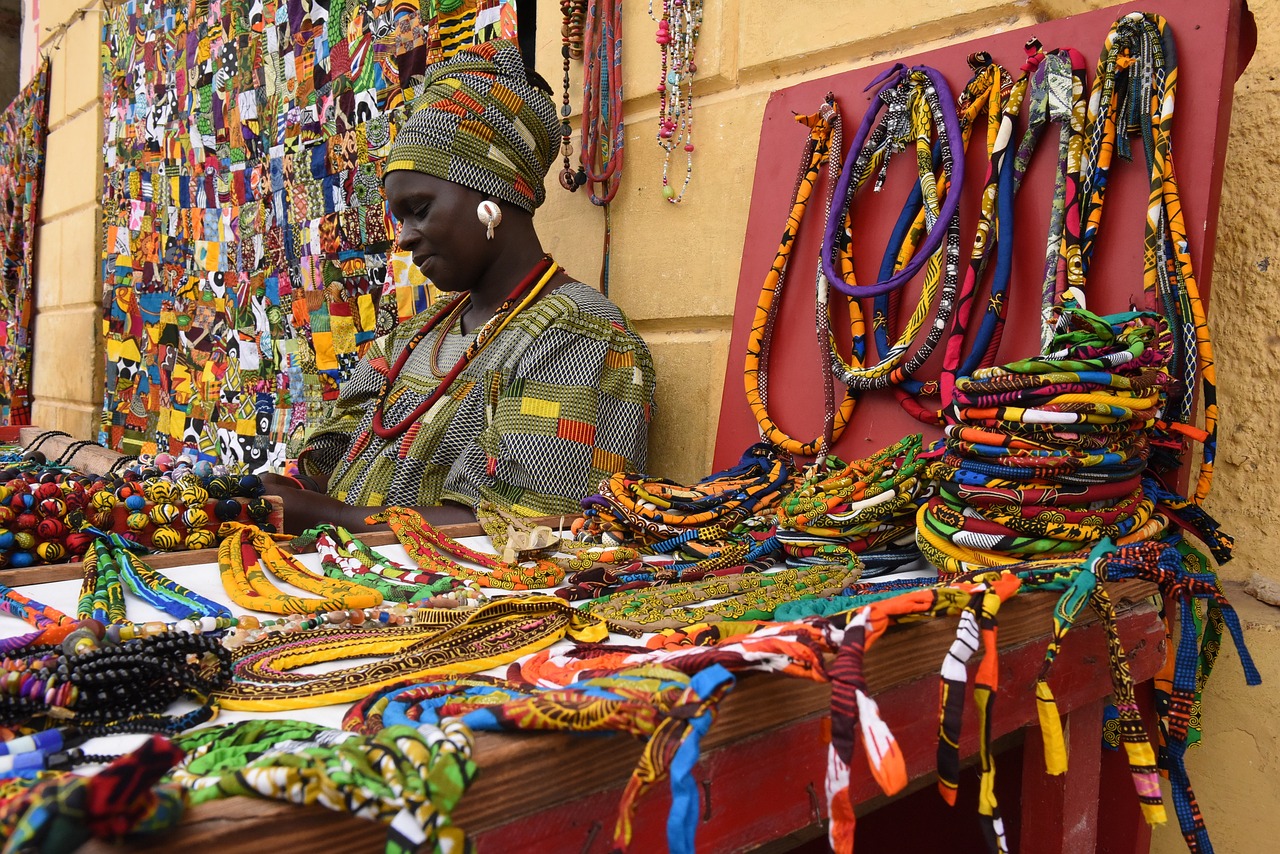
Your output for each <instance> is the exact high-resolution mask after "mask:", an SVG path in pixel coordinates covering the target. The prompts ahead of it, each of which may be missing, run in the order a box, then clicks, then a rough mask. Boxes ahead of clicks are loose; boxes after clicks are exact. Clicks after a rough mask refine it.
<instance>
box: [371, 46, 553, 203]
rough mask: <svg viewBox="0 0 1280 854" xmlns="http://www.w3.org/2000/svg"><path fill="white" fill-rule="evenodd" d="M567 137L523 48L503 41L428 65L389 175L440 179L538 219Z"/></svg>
mask: <svg viewBox="0 0 1280 854" xmlns="http://www.w3.org/2000/svg"><path fill="white" fill-rule="evenodd" d="M559 135H560V119H559V117H558V116H557V115H556V107H555V104H554V103H553V102H552V100H551V97H550V96H549V95H547V94H546V93H545V92H543V91H541V90H540V89H536V88H534V86H532V85H531V84H530V83H529V78H528V77H527V75H526V74H525V68H524V60H523V58H522V57H521V55H520V50H519V49H518V48H517V47H516V46H515V45H514V44H512V43H511V42H509V41H505V40H503V39H495V40H493V41H489V42H485V43H483V44H478V45H474V46H472V47H468V48H464V49H462V50H460V51H458V52H457V53H455V54H454V55H453V56H451V57H449V58H448V59H446V60H443V61H442V62H437V63H434V64H432V65H430V66H428V67H427V71H426V80H425V83H424V86H423V90H422V94H421V95H420V96H419V97H418V98H417V99H416V100H415V101H414V102H413V106H412V107H411V108H410V113H409V117H408V118H407V119H405V120H404V122H403V123H402V124H401V126H400V130H399V132H398V133H397V134H396V138H395V141H394V142H393V143H392V145H391V151H390V153H389V154H388V156H387V166H386V169H385V172H384V174H386V173H390V172H394V171H397V170H410V171H413V172H422V173H424V174H427V175H434V176H435V177H437V178H443V179H444V180H446V181H452V182H453V183H455V184H461V185H462V186H464V187H470V188H471V189H473V190H479V191H480V192H481V193H484V194H485V195H488V196H491V197H493V198H495V199H499V200H501V201H506V202H511V203H512V204H514V205H519V206H520V207H522V208H524V209H525V210H527V211H529V212H530V213H532V212H533V210H534V209H535V208H536V207H538V205H540V204H542V202H543V201H544V200H545V199H546V197H547V193H546V190H545V188H544V187H543V186H542V180H543V178H545V177H546V175H547V170H548V169H549V168H551V161H552V158H554V157H555V153H556V144H557V142H558V141H559Z"/></svg>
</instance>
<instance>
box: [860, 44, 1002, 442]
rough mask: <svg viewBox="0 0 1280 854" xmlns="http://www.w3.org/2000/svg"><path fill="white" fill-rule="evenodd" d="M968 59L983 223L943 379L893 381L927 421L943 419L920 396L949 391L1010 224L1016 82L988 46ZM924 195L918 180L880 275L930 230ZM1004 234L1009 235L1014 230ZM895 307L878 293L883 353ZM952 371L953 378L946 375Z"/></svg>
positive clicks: (876, 324)
mask: <svg viewBox="0 0 1280 854" xmlns="http://www.w3.org/2000/svg"><path fill="white" fill-rule="evenodd" d="M968 62H969V67H970V68H972V69H973V72H974V76H973V78H972V79H971V80H970V81H969V82H968V83H967V84H966V85H965V87H964V91H962V92H961V93H960V99H959V101H958V102H957V103H956V112H957V114H958V116H959V120H960V132H961V138H962V140H961V141H962V147H963V149H964V150H968V147H969V141H970V139H971V137H972V132H973V130H974V127H975V124H976V122H977V120H978V119H979V117H981V116H982V115H983V114H985V115H986V117H987V127H986V134H985V140H986V150H987V175H986V179H985V182H984V185H983V191H982V199H981V202H980V209H979V220H978V227H977V230H976V232H975V234H974V241H973V248H972V250H971V252H970V256H969V267H968V271H967V273H966V275H965V279H964V282H963V284H962V286H961V288H960V290H959V293H958V294H957V296H956V299H955V310H954V311H953V312H952V314H951V319H950V327H949V328H948V330H947V331H946V345H947V346H946V349H945V350H944V358H943V365H942V374H941V376H940V377H939V381H938V382H921V381H920V380H917V379H914V378H909V377H904V378H903V380H902V382H901V383H900V384H899V385H895V386H893V393H894V396H895V397H897V398H898V402H899V403H900V404H901V405H902V407H903V409H905V410H906V411H907V412H908V413H909V414H910V415H911V416H912V417H914V418H916V419H917V420H919V421H923V422H924V423H926V424H940V423H941V420H942V416H941V413H940V412H939V411H938V410H937V409H935V408H932V407H926V406H925V405H924V404H923V403H922V402H921V401H920V400H918V399H917V396H924V395H929V394H933V393H936V392H938V391H939V390H940V389H942V388H945V390H946V392H947V393H948V394H949V393H950V386H951V384H953V383H954V378H955V372H956V368H957V367H958V366H959V364H960V348H961V345H962V344H963V342H964V337H965V334H966V332H967V330H968V328H969V319H970V315H971V314H972V312H973V307H974V302H975V300H974V297H975V294H976V292H977V285H978V281H979V279H981V277H982V271H983V269H984V268H985V265H986V259H987V256H988V254H989V253H990V250H991V249H992V248H993V247H994V246H995V245H996V242H997V237H998V234H1005V232H1004V230H1003V229H1004V228H1005V221H1004V219H1001V223H1000V228H999V229H997V228H996V222H995V218H996V213H997V187H998V184H999V179H1000V172H1001V167H1002V166H1003V164H1004V163H1005V162H1006V158H1005V157H1004V154H1005V145H1004V144H1003V143H1005V142H1007V137H1002V136H1001V135H1000V133H999V132H1000V130H1001V127H1002V126H1003V124H1004V121H1005V119H1006V116H1005V111H1006V109H1007V102H1008V99H1009V98H1010V96H1011V93H1012V85H1013V84H1012V82H1011V81H1010V79H1009V75H1008V74H1007V73H1006V72H1005V70H1004V69H1003V68H1002V67H1000V66H999V65H997V64H995V63H994V62H992V61H991V56H990V54H987V53H986V52H981V51H980V52H978V53H974V54H970V56H969V58H968ZM1015 113H1016V108H1015ZM934 151H935V158H934V159H935V160H940V159H941V146H939V145H935V146H934ZM946 177H947V176H946V175H945V173H944V174H943V176H942V178H941V179H940V180H939V186H940V187H941V186H942V182H943V181H944V180H945V179H946ZM922 201H923V193H922V190H921V186H920V184H919V183H917V184H916V185H915V186H913V187H912V189H911V196H910V197H909V198H908V199H907V203H906V205H905V206H904V207H903V209H902V214H901V216H900V217H899V218H898V224H897V225H896V226H895V228H894V232H893V236H891V237H890V238H889V244H888V247H887V248H886V250H885V255H884V261H883V262H882V264H881V267H880V276H881V278H884V277H886V276H888V275H889V274H891V273H892V272H893V271H894V269H895V267H896V264H897V263H904V262H905V261H906V260H907V259H908V258H910V257H911V255H912V254H913V253H914V247H915V245H916V244H917V243H919V242H920V240H921V239H923V238H924V237H925V236H926V234H927V228H926V226H927V215H928V212H927V211H926V209H925V208H924V207H923V206H922ZM1005 236H1006V237H1008V236H1009V235H1005ZM1005 260H1006V259H1005V258H1003V257H1002V258H1001V261H1005ZM1002 273H1003V274H1004V280H1005V283H1006V284H1007V279H1008V268H1007V264H1005V265H1003V266H1001V265H999V264H998V265H997V272H996V276H997V278H998V279H999V278H1000V277H1001V274H1002ZM999 293H1002V290H1001V289H1000V287H999V286H998V285H996V284H993V285H992V294H993V298H992V299H991V300H990V301H989V303H988V311H997V312H999V311H1000V310H1001V309H1002V303H1001V302H1000V300H999V298H998V297H996V296H995V295H996V294H999ZM894 309H895V306H894V305H893V300H891V299H890V294H880V295H879V296H877V297H876V298H875V303H874V307H873V320H872V324H871V328H872V332H873V333H874V335H875V340H876V351H877V352H879V353H887V352H889V350H890V348H891V345H890V343H889V326H890V324H891V323H892V322H893V319H892V315H893V314H894V313H895V311H894ZM953 342H954V343H953ZM948 374H949V375H950V377H949V379H950V380H951V382H945V381H944V380H943V378H944V377H947V376H948ZM945 399H946V398H945V397H944V400H945Z"/></svg>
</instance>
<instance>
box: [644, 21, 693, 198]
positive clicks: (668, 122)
mask: <svg viewBox="0 0 1280 854" xmlns="http://www.w3.org/2000/svg"><path fill="white" fill-rule="evenodd" d="M702 7H703V0H662V17H661V19H659V18H655V17H654V14H653V0H649V18H650V19H651V20H654V21H657V23H658V33H657V36H656V37H655V41H657V43H658V45H659V46H660V47H661V49H662V76H661V78H660V79H659V80H658V145H659V146H660V147H661V148H662V150H663V151H664V152H666V156H665V157H664V158H663V161H662V197H663V198H664V199H666V200H667V201H668V202H670V203H671V204H673V205H676V204H679V203H680V202H681V201H682V200H683V199H684V193H685V190H687V189H689V181H691V180H692V179H693V75H694V74H696V73H697V71H698V66H697V63H695V62H694V58H693V57H694V53H695V52H696V51H697V49H698V35H699V33H700V32H701V31H702ZM677 148H683V149H684V153H685V170H684V183H683V184H681V186H680V190H679V192H677V191H676V188H675V187H674V186H672V184H673V181H672V180H671V179H670V176H669V174H668V170H669V168H670V166H671V154H672V152H674V151H675V150H676V149H677Z"/></svg>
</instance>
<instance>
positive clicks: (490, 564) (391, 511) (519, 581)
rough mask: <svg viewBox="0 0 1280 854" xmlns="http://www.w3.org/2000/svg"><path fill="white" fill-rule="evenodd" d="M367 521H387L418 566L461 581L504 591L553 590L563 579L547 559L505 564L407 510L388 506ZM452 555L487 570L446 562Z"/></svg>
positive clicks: (450, 561) (561, 573) (562, 572)
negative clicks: (545, 588)
mask: <svg viewBox="0 0 1280 854" xmlns="http://www.w3.org/2000/svg"><path fill="white" fill-rule="evenodd" d="M366 521H368V522H369V523H370V524H372V523H374V522H386V523H387V525H388V526H390V528H391V530H392V531H393V532H395V535H396V539H398V540H399V541H400V545H402V546H404V549H405V551H407V552H408V553H409V555H410V556H411V557H412V558H413V559H414V560H415V561H416V562H417V564H418V566H420V567H423V568H425V567H434V568H435V569H436V571H437V572H441V573H443V574H446V575H449V576H452V577H453V578H457V579H461V580H463V581H467V582H470V583H473V584H478V585H479V586H481V587H498V588H501V589H503V590H530V589H534V588H541V587H554V586H555V585H557V584H559V583H560V582H561V581H562V580H563V579H564V570H562V569H561V568H560V567H558V566H556V565H555V564H554V563H552V562H551V561H549V560H538V561H536V562H535V563H534V565H533V566H524V565H522V564H519V563H504V562H503V561H500V560H498V559H497V558H495V557H494V556H493V555H486V554H481V553H480V552H477V551H474V550H473V549H469V548H467V547H466V546H464V545H462V544H461V543H459V542H458V541H457V540H455V539H453V538H452V537H450V536H448V535H446V534H442V533H441V532H439V531H437V530H436V529H435V528H433V527H432V526H431V525H430V524H429V523H428V522H427V521H426V520H425V519H423V518H422V515H421V514H420V513H418V512H416V511H414V510H410V509H409V508H407V507H388V508H386V509H385V510H381V511H379V512H378V513H375V514H373V515H372V516H370V517H369V518H368V519H367V520H366ZM446 554H449V555H454V556H456V557H460V558H462V559H463V560H468V561H471V562H472V563H478V564H480V566H482V567H484V568H485V569H487V570H488V572H480V571H478V570H475V569H471V568H470V567H465V566H462V565H461V564H459V563H456V562H455V561H452V560H449V559H448V558H446V557H445V556H444V555H446Z"/></svg>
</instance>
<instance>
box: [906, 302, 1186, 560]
mask: <svg viewBox="0 0 1280 854" xmlns="http://www.w3.org/2000/svg"><path fill="white" fill-rule="evenodd" d="M1171 343H1172V339H1171V337H1170V334H1169V329H1168V326H1167V324H1166V323H1165V321H1164V319H1163V318H1162V317H1160V316H1159V315H1156V314H1152V313H1149V312H1127V313H1124V314H1116V315H1109V316H1107V317H1100V316H1098V315H1095V314H1092V313H1090V312H1088V311H1085V310H1084V309H1082V308H1077V307H1075V306H1074V305H1072V304H1070V303H1068V305H1067V306H1066V307H1065V308H1063V309H1062V310H1061V311H1060V313H1059V314H1058V318H1057V322H1056V324H1055V327H1054V338H1053V342H1052V344H1051V345H1050V349H1049V350H1048V352H1047V354H1046V355H1044V356H1037V357H1035V358H1031V359H1025V360H1023V361H1019V362H1013V363H1010V364H1007V365H1003V366H998V367H993V368H983V369H979V370H977V371H975V372H974V374H973V376H971V377H968V378H964V379H960V380H958V381H957V382H956V392H955V398H954V400H953V402H952V404H951V405H950V407H949V408H948V409H947V411H946V416H947V421H948V425H947V427H946V439H945V441H944V443H943V446H942V447H941V448H939V449H938V450H937V451H936V452H935V453H934V454H933V455H932V456H934V457H935V460H934V462H933V463H932V464H931V465H930V467H929V474H930V477H931V478H932V479H933V480H934V481H935V483H936V485H937V489H938V491H937V494H936V495H934V496H933V497H931V498H930V499H929V500H928V502H926V503H925V504H924V505H923V506H922V507H921V508H920V511H919V514H918V516H917V531H916V541H917V544H918V545H919V546H920V550H921V552H923V553H924V555H925V557H927V558H928V559H929V560H930V561H931V562H932V563H934V564H935V565H936V566H938V568H939V569H940V570H941V571H942V572H943V573H944V574H948V575H951V574H955V573H960V572H965V571H968V570H971V569H976V568H979V567H984V566H987V567H991V566H1001V565H1004V564H1009V563H1015V562H1017V561H1022V560H1031V559H1036V558H1043V557H1049V556H1063V555H1067V554H1075V553H1077V552H1081V551H1085V552H1087V551H1088V549H1089V548H1090V547H1091V546H1092V545H1093V544H1094V543H1097V542H1098V541H1099V540H1101V539H1102V538H1103V537H1110V538H1111V539H1112V540H1114V541H1115V542H1116V543H1117V544H1119V545H1125V544H1128V543H1137V542H1142V541H1144V540H1149V539H1152V538H1154V537H1157V536H1159V535H1160V534H1161V533H1163V532H1164V530H1165V529H1166V528H1167V527H1168V524H1169V520H1168V517H1167V516H1166V515H1165V514H1164V513H1162V512H1158V511H1157V509H1156V501H1155V497H1154V496H1151V495H1148V494H1146V492H1144V489H1143V484H1142V475H1143V472H1144V470H1145V469H1146V466H1147V460H1148V457H1149V454H1150V441H1149V436H1148V433H1149V431H1150V430H1151V429H1152V428H1153V427H1154V426H1155V425H1156V422H1157V420H1158V417H1159V413H1160V409H1161V406H1162V404H1163V402H1164V393H1165V390H1166V389H1167V388H1168V387H1169V384H1170V376H1169V373H1168V360H1169V353H1170V351H1171Z"/></svg>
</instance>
